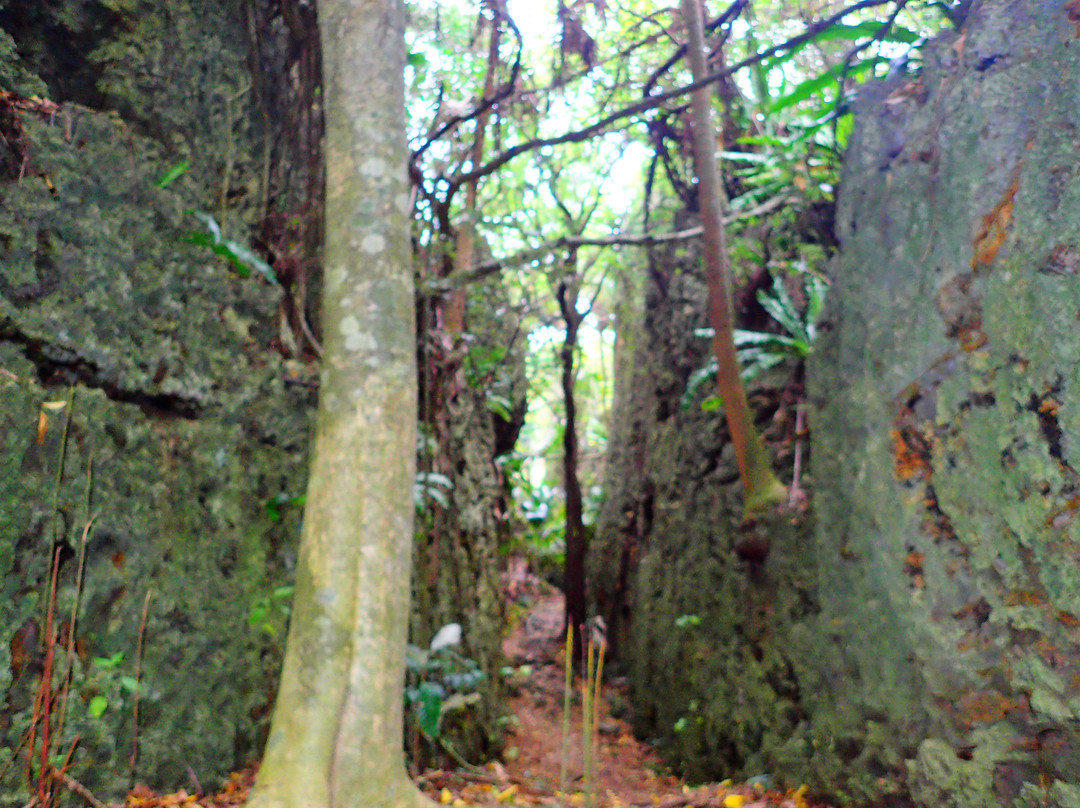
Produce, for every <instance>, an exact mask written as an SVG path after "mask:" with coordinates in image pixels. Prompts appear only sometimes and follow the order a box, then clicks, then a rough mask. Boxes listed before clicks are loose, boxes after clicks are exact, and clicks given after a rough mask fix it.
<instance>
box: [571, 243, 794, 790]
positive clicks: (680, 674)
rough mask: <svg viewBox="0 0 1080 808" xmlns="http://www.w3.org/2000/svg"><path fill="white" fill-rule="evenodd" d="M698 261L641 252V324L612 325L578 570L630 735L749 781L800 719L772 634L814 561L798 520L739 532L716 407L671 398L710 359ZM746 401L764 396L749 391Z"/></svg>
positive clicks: (738, 509)
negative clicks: (747, 547)
mask: <svg viewBox="0 0 1080 808" xmlns="http://www.w3.org/2000/svg"><path fill="white" fill-rule="evenodd" d="M685 224H686V223H685V222H679V223H677V225H676V226H682V225H685ZM698 259H699V256H698V254H697V252H696V248H693V247H687V248H680V249H670V250H664V251H659V252H658V253H657V254H655V255H654V256H653V263H652V264H651V269H650V272H649V273H648V276H647V277H648V280H646V281H645V284H644V285H645V288H644V290H643V299H644V303H645V312H646V313H645V319H644V322H643V324H642V325H641V326H640V328H632V327H631V328H626V327H625V326H623V325H621V326H620V339H621V340H624V342H621V343H620V345H619V359H618V360H617V365H618V367H619V372H620V374H621V375H620V380H619V385H618V389H617V391H616V402H615V408H614V412H615V416H614V421H613V424H612V427H611V433H610V446H611V454H610V456H609V458H608V468H607V475H606V481H605V486H606V491H605V501H604V503H603V506H602V509H601V513H600V517H599V520H598V524H597V531H596V538H595V541H594V544H593V547H592V550H591V553H590V565H589V571H590V578H591V580H592V582H593V584H594V586H595V587H596V590H597V592H598V595H597V599H598V602H597V604H596V608H597V611H598V612H600V613H601V614H603V615H604V617H605V619H606V620H607V621H608V623H609V636H610V637H611V640H612V642H613V645H614V648H613V650H614V651H615V653H616V654H617V655H618V659H619V666H620V668H622V670H623V671H624V672H625V673H626V674H627V675H628V677H629V681H630V687H631V694H632V700H633V703H634V724H635V728H636V729H637V731H638V732H639V733H641V734H642V735H644V736H645V737H647V738H650V739H652V740H653V741H654V742H655V743H656V744H657V746H658V748H660V750H661V751H662V752H663V754H664V755H665V757H666V758H667V759H668V760H669V761H670V762H671V763H673V764H674V765H675V766H676V767H677V768H679V769H680V770H681V771H683V772H684V773H685V774H687V775H688V776H690V777H692V778H706V777H717V776H723V777H727V776H743V777H749V776H754V775H760V774H762V773H764V772H766V771H771V770H772V764H773V762H774V761H775V760H776V757H777V755H778V749H780V748H781V747H784V746H785V745H786V744H787V743H788V742H789V739H790V738H791V737H792V736H793V735H795V734H797V727H798V726H799V724H800V721H801V719H802V713H801V707H800V698H801V697H800V693H799V689H798V688H799V683H798V680H797V678H796V676H795V670H796V669H797V668H798V667H799V665H800V660H799V659H798V658H797V657H796V656H795V655H794V654H793V649H792V648H790V647H789V646H788V640H787V637H788V633H789V631H790V624H791V623H792V622H793V621H796V620H798V619H800V618H801V617H802V616H804V615H805V614H806V613H807V612H808V611H810V609H811V607H812V602H811V599H810V597H811V594H812V593H810V592H809V591H808V590H809V585H810V584H811V583H812V581H813V566H812V565H813V559H810V558H806V557H805V556H804V555H803V551H802V549H801V547H802V545H804V544H805V542H806V541H807V540H808V533H809V530H808V527H807V524H806V523H805V522H797V523H792V522H790V521H788V520H777V521H776V522H775V523H772V524H770V525H769V526H768V529H765V528H764V526H761V527H760V528H759V532H756V533H754V534H753V535H747V534H744V533H741V532H740V530H739V522H740V520H741V515H742V502H741V484H740V482H739V479H738V474H737V472H736V471H735V458H734V452H733V449H732V447H731V445H730V441H729V439H728V436H727V428H726V425H725V423H724V420H723V412H722V411H720V410H714V411H712V412H704V411H703V410H702V408H701V407H700V403H701V401H702V399H704V398H705V396H706V395H708V394H711V393H712V388H711V386H710V387H709V389H708V390H707V391H706V389H704V388H703V389H701V390H700V391H699V392H698V394H697V395H696V396H695V397H694V400H693V402H692V404H691V405H690V406H687V407H684V406H683V403H682V399H683V396H684V393H685V391H686V389H687V381H688V379H689V377H690V375H691V374H692V373H693V372H694V371H696V370H698V369H699V368H701V367H703V366H704V365H705V364H706V363H707V361H708V358H709V347H710V346H709V341H708V340H706V339H703V338H702V337H700V336H697V335H695V334H694V329H695V328H701V327H703V326H704V324H705V321H706V314H705V303H706V291H705V287H704V283H703V281H702V279H701V277H700V275H699V269H698V268H697V265H698V263H699V260H698ZM628 308H632V304H631V305H629V306H628ZM629 319H630V318H620V323H626V322H628V321H629ZM751 403H752V404H754V403H757V404H758V405H762V404H765V403H766V402H765V400H763V399H762V398H760V397H759V396H757V395H756V394H755V393H754V391H753V389H752V390H751ZM773 406H775V405H773ZM766 425H767V424H762V426H766ZM766 534H767V535H768V542H769V546H768V547H767V549H766V548H764V546H763V547H762V549H763V554H762V555H761V559H764V563H761V559H758V560H754V561H746V560H740V557H739V555H738V553H737V552H736V551H735V545H736V543H737V542H740V541H742V542H746V541H757V542H760V541H761V539H762V538H763V537H764V536H765V535H766Z"/></svg>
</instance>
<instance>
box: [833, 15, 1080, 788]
mask: <svg viewBox="0 0 1080 808" xmlns="http://www.w3.org/2000/svg"><path fill="white" fill-rule="evenodd" d="M1066 16H1067V15H1066V12H1065V10H1064V8H1063V6H1062V5H1060V4H1049V5H1042V6H1036V5H1035V4H1030V3H986V4H983V5H981V6H978V7H976V9H975V11H973V14H972V17H971V19H970V20H969V21H968V24H967V26H966V28H965V30H966V34H965V35H964V37H963V38H962V40H961V39H959V38H957V37H955V36H954V37H950V38H946V39H943V40H941V41H939V42H938V43H935V45H934V46H933V48H932V49H931V50H930V51H929V53H928V58H927V70H926V73H925V75H924V76H923V77H922V79H921V86H916V85H911V84H908V85H907V86H906V87H904V86H902V85H900V84H896V83H894V84H891V85H884V86H879V87H875V88H872V89H870V90H869V91H868V92H867V93H866V95H865V96H864V98H863V100H862V102H861V105H860V111H859V114H858V115H857V119H858V121H859V124H858V127H857V130H858V131H857V134H856V137H855V140H854V141H853V143H852V146H851V149H850V151H849V154H848V158H847V160H846V164H845V167H846V174H845V178H844V183H843V189H844V191H843V194H842V195H841V208H840V211H839V214H838V217H837V219H838V222H839V228H840V236H841V240H842V244H843V246H842V250H841V256H842V260H841V262H840V266H839V270H838V273H837V277H836V279H835V282H834V284H833V291H834V295H833V297H832V299H831V301H830V310H829V312H828V313H827V320H828V322H829V329H828V334H827V335H826V338H825V340H824V341H823V344H822V345H821V346H820V351H819V353H818V354H817V356H816V358H815V361H814V363H813V364H812V371H813V376H814V380H815V385H814V387H815V395H814V398H815V405H816V411H817V413H816V417H815V418H814V434H815V444H814V453H815V454H814V467H815V479H816V480H817V482H818V485H817V491H818V499H817V511H818V515H819V526H818V533H817V550H816V552H817V553H818V555H819V558H820V561H821V568H822V569H825V566H824V562H825V560H826V559H829V558H831V559H833V561H832V565H831V570H830V578H831V581H830V583H831V584H832V585H828V586H826V585H825V583H826V582H825V581H824V580H823V582H822V586H821V587H820V589H819V592H820V594H819V600H820V603H821V607H822V618H823V619H824V621H826V623H827V624H829V625H832V626H834V631H836V632H837V633H838V635H839V636H841V637H843V638H844V640H845V641H844V643H843V645H842V646H841V647H839V648H838V649H837V653H836V654H835V655H833V657H832V659H831V661H830V665H829V666H828V667H827V668H826V670H829V671H830V680H829V686H830V690H829V691H828V695H829V696H830V698H831V700H832V701H834V702H835V703H837V704H843V705H844V709H845V710H846V711H847V712H848V713H849V714H850V717H851V720H853V721H858V720H863V721H869V720H875V721H879V722H881V723H883V724H884V726H885V728H886V731H887V732H888V733H889V735H890V736H892V739H890V738H886V739H885V741H884V743H883V744H882V746H883V748H885V749H889V748H890V747H891V748H892V749H894V750H895V751H896V752H898V753H901V754H903V756H904V758H905V759H906V763H905V769H906V771H907V775H908V780H909V782H910V787H911V796H912V798H913V799H914V800H915V801H917V802H918V803H919V804H924V805H942V804H945V805H957V806H976V805H1009V804H1012V803H1013V802H1014V801H1016V800H1021V801H1022V800H1023V799H1030V797H1031V789H1032V788H1037V789H1038V790H1040V791H1043V790H1047V789H1048V790H1047V791H1045V793H1047V794H1049V793H1050V791H1053V790H1054V789H1057V791H1056V792H1055V793H1061V794H1065V793H1067V792H1068V791H1069V789H1070V788H1075V786H1076V785H1077V784H1078V783H1080V765H1078V764H1080V733H1078V730H1077V718H1078V717H1080V675H1078V674H1080V667H1078V665H1080V663H1078V660H1080V635H1078V634H1077V628H1076V626H1077V625H1078V618H1080V612H1078V611H1077V610H1078V608H1080V561H1078V558H1080V556H1078V553H1077V550H1078V549H1080V525H1078V523H1077V521H1076V519H1075V518H1074V512H1075V505H1076V495H1077V490H1078V482H1080V478H1078V476H1077V472H1076V471H1075V467H1076V464H1077V460H1076V457H1075V453H1076V451H1077V448H1078V446H1080V442H1078V438H1080V419H1078V418H1077V414H1076V405H1075V399H1076V393H1077V390H1078V388H1080V368H1078V365H1077V363H1076V356H1077V354H1078V352H1080V336H1078V333H1080V332H1078V331H1077V329H1076V327H1075V323H1076V312H1077V310H1078V308H1080V284H1078V283H1077V277H1076V273H1075V264H1076V255H1077V250H1076V245H1077V242H1078V235H1080V219H1078V217H1077V215H1076V211H1077V210H1078V204H1080V192H1078V188H1080V186H1078V185H1077V183H1076V182H1074V181H1072V180H1071V179H1070V178H1071V177H1073V175H1074V174H1075V170H1076V166H1077V165H1078V164H1080V162H1078V161H1080V140H1078V139H1077V138H1076V137H1074V136H1072V135H1070V136H1067V137H1062V136H1061V133H1062V132H1076V131H1077V129H1078V126H1080V113H1078V106H1077V102H1078V100H1080V95H1078V91H1077V87H1078V86H1080V82H1078V79H1080V55H1078V54H1077V52H1076V48H1075V35H1076V30H1075V26H1073V25H1072V24H1070V23H1068V22H1067V20H1066ZM1006 43H1007V45H1006ZM1021 54H1022V56H1021ZM912 89H914V90H916V92H914V93H913V94H912V96H911V97H910V98H907V99H906V100H904V101H902V102H901V103H896V101H897V98H898V97H901V96H903V95H904V91H905V90H907V91H910V90H912ZM1066 265H1068V267H1071V268H1066ZM899 738H904V739H905V741H906V742H907V743H908V744H914V745H915V746H916V748H915V749H910V748H909V749H905V748H904V745H902V744H901V743H899V742H898V741H897V740H893V739H899ZM1048 739H1053V742H1052V743H1050V744H1048V743H1047V740H1048Z"/></svg>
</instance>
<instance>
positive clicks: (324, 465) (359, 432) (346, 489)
mask: <svg viewBox="0 0 1080 808" xmlns="http://www.w3.org/2000/svg"><path fill="white" fill-rule="evenodd" d="M319 14H320V20H319V22H320V29H321V33H322V37H323V58H324V77H325V81H324V98H325V103H326V133H327V135H326V137H327V140H326V158H327V210H326V249H325V267H326V270H325V283H324V295H323V323H324V335H325V337H324V339H325V343H324V350H325V360H324V369H323V372H322V383H321V387H320V400H319V414H318V421H317V426H316V434H315V445H314V456H313V460H312V469H311V478H310V482H309V486H308V495H307V509H306V513H305V515H304V530H303V534H302V537H301V549H300V558H299V563H298V568H297V575H296V592H295V596H294V605H293V614H292V623H291V626H290V631H289V640H288V647H287V650H286V654H285V666H284V671H283V673H282V680H281V685H280V689H279V692H278V700H277V705H276V707H275V711H274V718H273V723H272V725H271V731H270V738H269V741H268V744H267V750H266V756H265V759H264V762H263V767H262V771H261V772H260V775H259V779H258V784H257V787H256V791H255V794H254V795H253V797H252V800H251V804H252V805H253V806H257V808H278V806H282V807H284V806H288V808H296V806H313V808H329V806H355V805H360V804H368V803H378V804H388V803H394V804H400V805H408V804H413V805H420V804H422V802H423V798H422V796H421V795H420V794H419V792H417V791H416V790H415V789H414V787H413V786H412V784H411V783H410V782H409V780H408V778H407V776H406V773H405V768H404V765H403V759H402V695H403V694H402V689H403V679H404V664H405V639H406V636H405V635H406V626H407V622H408V614H409V565H410V557H411V555H410V549H411V541H412V518H413V504H412V497H411V490H412V486H413V482H414V476H415V469H414V466H415V449H416V420H415V412H416V367H415V343H414V328H413V319H414V308H413V291H412V276H411V268H410V256H409V243H408V218H407V211H408V195H407V187H406V177H405V165H406V151H405V137H404V119H403V118H404V86H403V81H402V72H403V70H404V54H405V49H404V41H403V29H404V14H403V8H402V5H401V3H400V2H398V0H369V1H368V2H363V1H361V0H337V1H334V0H326V2H324V3H322V4H321V5H320V8H319Z"/></svg>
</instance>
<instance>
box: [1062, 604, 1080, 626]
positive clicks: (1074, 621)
mask: <svg viewBox="0 0 1080 808" xmlns="http://www.w3.org/2000/svg"><path fill="white" fill-rule="evenodd" d="M1057 619H1058V622H1059V623H1061V625H1063V626H1068V627H1069V628H1080V617H1077V616H1076V615H1074V614H1070V613H1069V612H1066V611H1064V610H1060V609H1059V610H1058V613H1057Z"/></svg>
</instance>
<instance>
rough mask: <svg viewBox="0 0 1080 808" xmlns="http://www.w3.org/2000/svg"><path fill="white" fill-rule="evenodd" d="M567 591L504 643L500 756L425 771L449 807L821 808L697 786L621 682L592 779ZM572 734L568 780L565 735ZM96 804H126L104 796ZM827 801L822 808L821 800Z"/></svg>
mask: <svg viewBox="0 0 1080 808" xmlns="http://www.w3.org/2000/svg"><path fill="white" fill-rule="evenodd" d="M562 609H563V601H562V594H561V593H559V592H556V591H550V590H549V591H543V590H542V589H541V590H540V591H539V592H538V593H537V594H536V595H535V596H534V597H533V598H531V602H530V604H529V607H528V611H527V612H526V613H525V615H524V617H523V618H522V619H520V620H519V621H518V623H517V625H516V627H515V628H514V630H513V632H512V633H511V634H510V636H508V637H507V639H506V641H505V642H504V646H503V649H504V651H505V654H506V658H507V660H508V663H509V664H510V665H512V666H514V667H515V668H517V670H518V674H517V675H516V677H515V680H516V682H517V684H516V687H515V690H516V692H515V693H514V695H513V696H512V697H511V699H510V701H509V705H508V707H509V711H510V713H511V714H512V715H513V716H514V717H515V718H514V719H513V720H512V729H511V731H510V733H509V736H508V738H507V745H506V751H505V753H504V755H503V760H502V761H501V762H493V763H490V764H488V765H487V766H485V767H483V768H482V769H475V768H470V769H466V768H460V769H438V770H432V771H426V772H423V773H422V774H420V776H419V777H417V784H418V785H419V786H420V787H421V788H422V789H423V790H424V791H425V792H426V793H427V794H428V795H429V796H430V797H431V798H432V799H433V800H435V801H436V802H438V803H442V804H443V805H446V806H448V808H463V806H493V808H494V807H496V806H498V807H500V808H512V807H513V806H537V805H545V806H553V807H554V806H565V808H812V806H817V805H818V804H815V803H811V802H809V801H808V800H807V798H806V796H805V793H806V789H805V787H802V788H798V789H793V790H788V791H775V790H766V789H764V788H763V787H762V786H761V785H751V784H747V783H733V782H731V781H724V782H722V783H710V784H706V785H699V786H695V787H690V786H688V785H687V784H686V783H685V782H683V781H682V780H680V779H679V778H677V777H675V776H674V775H672V774H671V773H670V772H668V771H667V769H666V768H665V767H664V765H663V763H662V762H661V761H660V758H659V756H658V755H657V754H656V753H655V752H654V751H653V750H652V749H651V748H649V747H648V745H646V744H645V743H643V742H641V741H639V740H637V739H636V738H635V737H634V735H633V733H632V731H631V729H630V726H629V725H628V724H627V723H626V722H625V721H624V720H622V719H620V718H617V717H615V716H613V715H612V711H611V708H612V705H613V704H626V695H625V693H624V692H623V689H622V687H621V685H620V684H619V682H618V681H617V680H616V681H615V682H611V683H608V682H605V683H604V685H603V688H602V691H601V695H600V699H599V705H598V719H597V721H596V731H595V733H593V738H594V748H595V752H594V761H595V764H594V772H595V774H594V777H593V782H592V785H591V786H590V785H588V784H587V783H586V782H585V777H584V756H583V753H582V752H583V749H582V726H581V720H582V710H581V701H582V700H581V680H580V679H578V681H577V683H576V685H575V688H576V691H577V692H576V693H575V695H574V698H573V706H572V708H571V720H570V730H569V732H568V733H566V732H564V718H563V703H564V682H565V668H564V667H563V665H564V656H565V652H564V650H563V643H562V642H561V641H560V639H559V633H560V629H561V627H562ZM564 736H565V737H567V738H568V739H569V748H568V754H567V757H566V759H567V763H568V765H567V769H566V775H565V780H566V786H565V789H564V788H561V787H560V781H561V780H562V779H563V777H564V775H563V760H564V750H563V739H564ZM254 779H255V769H249V770H245V771H241V772H236V773H234V774H233V775H232V776H231V777H230V778H229V781H228V782H227V783H226V784H225V785H224V787H223V788H222V789H221V790H220V791H218V792H217V793H214V794H189V793H188V792H186V791H179V792H176V793H173V794H155V793H154V792H152V791H150V790H149V789H147V788H145V787H138V786H137V787H136V788H135V789H134V790H133V791H132V792H131V793H130V794H129V795H128V797H127V800H126V802H125V803H124V808H239V806H242V805H243V803H244V801H245V799H246V798H247V794H248V792H249V791H250V789H251V786H252V784H253V782H254ZM95 808H119V807H118V806H105V805H103V804H101V803H98V804H97V805H96V806H95ZM819 808H821V807H820V806H819Z"/></svg>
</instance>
